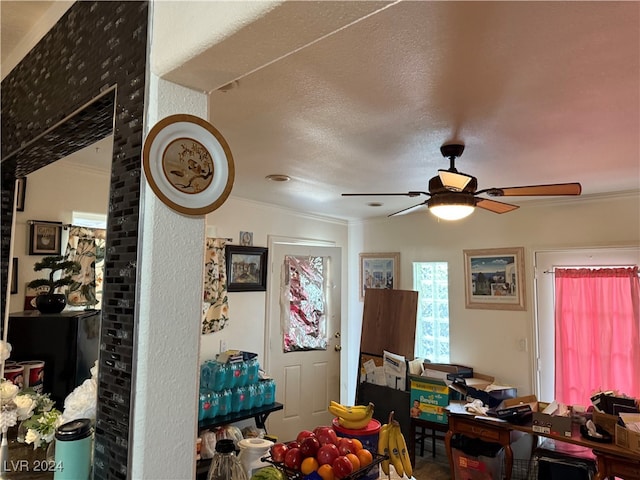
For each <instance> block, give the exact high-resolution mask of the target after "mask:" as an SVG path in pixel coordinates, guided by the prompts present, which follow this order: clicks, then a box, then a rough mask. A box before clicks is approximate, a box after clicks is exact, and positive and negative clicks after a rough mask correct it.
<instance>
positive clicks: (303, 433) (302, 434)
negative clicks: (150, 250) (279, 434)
mask: <svg viewBox="0 0 640 480" xmlns="http://www.w3.org/2000/svg"><path fill="white" fill-rule="evenodd" d="M315 436H316V434H315V433H313V432H312V431H311V430H302V431H301V432H300V433H299V434H298V436H297V437H296V440H297V441H298V442H300V444H302V439H303V438H307V437H315Z"/></svg>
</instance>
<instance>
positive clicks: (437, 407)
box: [409, 375, 449, 423]
mask: <svg viewBox="0 0 640 480" xmlns="http://www.w3.org/2000/svg"><path fill="white" fill-rule="evenodd" d="M409 381H410V384H411V397H410V401H411V403H410V405H409V408H410V414H411V416H412V417H414V418H420V419H422V420H427V421H430V422H436V423H447V421H448V419H447V413H446V411H445V407H446V406H447V405H449V387H447V385H446V383H445V382H444V381H443V380H439V379H436V378H429V377H420V376H416V375H410V376H409Z"/></svg>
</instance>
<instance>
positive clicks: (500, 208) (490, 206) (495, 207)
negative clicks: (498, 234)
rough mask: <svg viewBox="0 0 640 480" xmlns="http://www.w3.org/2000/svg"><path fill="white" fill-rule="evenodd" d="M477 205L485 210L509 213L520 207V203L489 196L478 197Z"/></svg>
mask: <svg viewBox="0 0 640 480" xmlns="http://www.w3.org/2000/svg"><path fill="white" fill-rule="evenodd" d="M476 207H480V208H484V209H485V210H489V211H490V212H494V213H507V212H511V211H513V210H515V209H517V208H520V207H519V206H518V205H511V204H509V203H504V202H498V201H496V200H489V199H488V198H477V199H476Z"/></svg>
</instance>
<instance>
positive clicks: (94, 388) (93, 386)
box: [0, 340, 98, 450]
mask: <svg viewBox="0 0 640 480" xmlns="http://www.w3.org/2000/svg"><path fill="white" fill-rule="evenodd" d="M10 355H11V344H9V343H7V342H4V341H2V340H0V363H2V364H4V362H5V360H6V359H7V358H9V356H10ZM97 378H98V362H97V361H96V362H95V364H94V365H93V368H91V378H89V379H87V380H85V381H84V382H83V383H82V384H81V385H79V386H78V387H76V388H75V389H74V390H73V391H72V392H71V393H70V394H69V395H68V396H67V398H66V399H65V401H64V412H60V410H58V409H56V408H53V405H54V402H53V400H51V398H49V394H48V393H47V394H40V393H36V392H34V391H33V390H30V389H27V390H24V391H22V392H19V390H20V388H19V387H18V386H17V385H14V384H13V383H12V382H10V381H8V380H6V379H4V378H2V379H0V431H1V432H2V434H5V433H6V432H7V429H8V428H10V427H13V426H14V425H15V424H16V423H17V421H20V422H22V423H21V424H20V428H19V432H18V441H19V442H24V443H27V444H33V448H34V450H35V449H37V448H39V447H41V446H46V445H48V444H49V443H50V442H51V441H52V440H53V438H54V435H55V432H56V428H58V426H60V425H62V424H64V423H67V422H70V421H72V420H76V419H79V418H89V419H91V420H92V421H95V418H96V404H97V399H98V380H97ZM20 430H22V432H20Z"/></svg>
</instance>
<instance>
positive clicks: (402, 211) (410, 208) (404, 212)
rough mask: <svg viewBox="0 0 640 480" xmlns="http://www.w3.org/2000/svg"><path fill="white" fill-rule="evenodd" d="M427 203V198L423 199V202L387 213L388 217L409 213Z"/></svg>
mask: <svg viewBox="0 0 640 480" xmlns="http://www.w3.org/2000/svg"><path fill="white" fill-rule="evenodd" d="M428 203H429V200H425V201H424V202H422V203H418V204H417V205H414V206H412V207H408V208H405V209H403V210H400V211H398V212H395V213H392V214H391V215H389V217H395V216H397V215H406V214H407V213H411V212H414V211H416V210H418V209H420V207H423V206H426V205H427V204H428Z"/></svg>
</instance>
